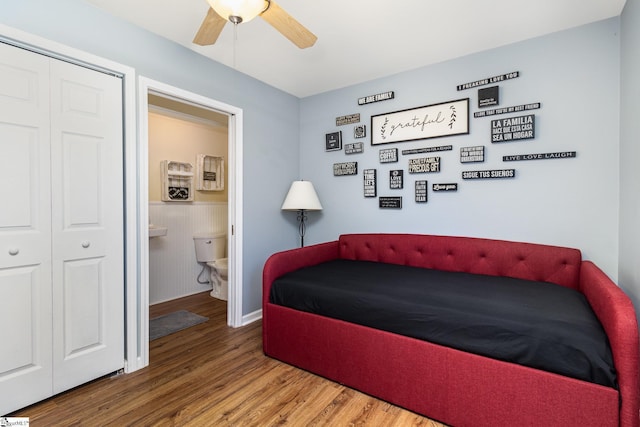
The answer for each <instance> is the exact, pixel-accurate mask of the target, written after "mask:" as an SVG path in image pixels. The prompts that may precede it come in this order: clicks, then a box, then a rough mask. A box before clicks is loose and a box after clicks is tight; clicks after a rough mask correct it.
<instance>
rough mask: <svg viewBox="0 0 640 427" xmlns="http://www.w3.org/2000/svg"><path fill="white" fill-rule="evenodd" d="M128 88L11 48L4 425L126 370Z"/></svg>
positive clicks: (1, 315) (0, 138)
mask: <svg viewBox="0 0 640 427" xmlns="http://www.w3.org/2000/svg"><path fill="white" fill-rule="evenodd" d="M122 141H123V136H122V82H121V80H120V79H119V78H117V77H114V76H110V75H106V74H104V73H101V72H97V71H92V70H89V69H86V68H83V67H79V66H75V65H71V64H68V63H65V62H62V61H59V60H56V59H52V58H49V57H46V56H43V55H40V54H37V53H33V52H30V51H27V50H24V49H20V48H17V47H14V46H10V45H7V44H5V43H0V186H1V191H2V193H1V194H2V196H1V198H2V201H1V202H0V304H1V307H2V309H1V311H0V343H2V346H3V350H2V351H0V415H4V414H7V413H9V412H12V411H14V410H16V409H19V408H22V407H24V406H27V405H30V404H32V403H35V402H37V401H39V400H42V399H45V398H47V397H49V396H51V395H53V394H55V393H58V392H60V391H63V390H66V389H68V388H71V387H74V386H76V385H79V384H81V383H84V382H87V381H90V380H92V379H95V378H98V377H100V376H102V375H104V374H108V373H110V372H113V371H116V370H118V369H120V368H122V367H123V366H124V325H123V323H124V279H123V268H124V267H123V264H124V261H123V242H124V237H123V219H122V218H123V187H122V177H123V169H122V168H123V165H122V163H123V158H122V153H123V147H122Z"/></svg>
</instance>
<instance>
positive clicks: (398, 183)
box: [389, 170, 404, 190]
mask: <svg viewBox="0 0 640 427" xmlns="http://www.w3.org/2000/svg"><path fill="white" fill-rule="evenodd" d="M403 178H404V171H402V170H392V171H389V188H390V189H392V190H402V189H403V188H404V180H403Z"/></svg>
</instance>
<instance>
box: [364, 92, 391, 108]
mask: <svg viewBox="0 0 640 427" xmlns="http://www.w3.org/2000/svg"><path fill="white" fill-rule="evenodd" d="M393 97H394V93H393V91H389V92H382V93H378V94H376V95H369V96H365V97H362V98H358V105H365V104H371V103H373V102H380V101H388V100H390V99H393Z"/></svg>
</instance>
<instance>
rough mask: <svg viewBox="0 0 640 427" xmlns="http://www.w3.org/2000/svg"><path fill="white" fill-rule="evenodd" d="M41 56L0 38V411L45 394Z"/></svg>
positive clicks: (45, 174) (44, 88)
mask: <svg viewBox="0 0 640 427" xmlns="http://www.w3.org/2000/svg"><path fill="white" fill-rule="evenodd" d="M49 123H50V118H49V60H48V58H45V57H42V56H39V55H34V54H32V53H31V52H27V51H24V50H22V49H18V48H15V47H12V46H8V45H5V44H2V43H0V182H1V183H2V189H3V190H2V199H3V202H2V206H1V207H0V301H2V322H3V326H2V328H0V342H1V343H2V345H3V346H4V347H5V348H6V349H7V351H3V352H0V414H5V413H7V412H10V411H12V410H15V409H18V408H20V407H23V406H25V405H28V404H30V403H33V402H34V401H36V400H40V399H44V398H46V397H48V396H50V395H51V394H52V391H53V389H52V383H51V376H52V359H51V339H52V329H51V320H52V315H51V198H50V184H49V175H50V166H49V165H50V140H49Z"/></svg>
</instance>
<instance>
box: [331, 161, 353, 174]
mask: <svg viewBox="0 0 640 427" xmlns="http://www.w3.org/2000/svg"><path fill="white" fill-rule="evenodd" d="M357 174H358V162H345V163H334V164H333V176H343V175H357Z"/></svg>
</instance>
